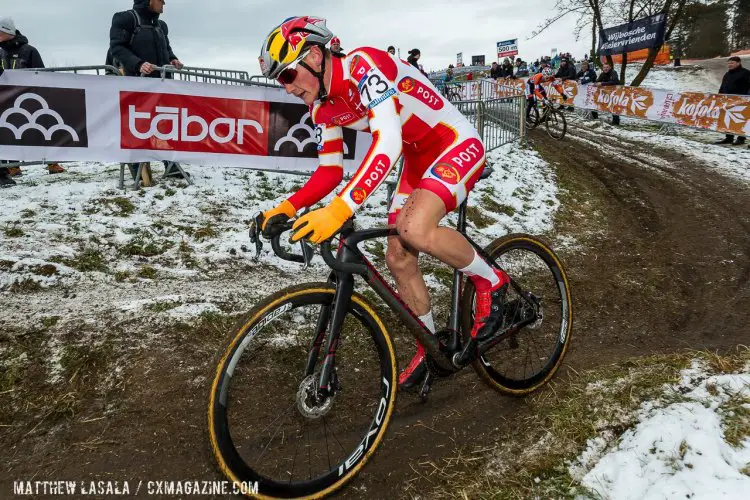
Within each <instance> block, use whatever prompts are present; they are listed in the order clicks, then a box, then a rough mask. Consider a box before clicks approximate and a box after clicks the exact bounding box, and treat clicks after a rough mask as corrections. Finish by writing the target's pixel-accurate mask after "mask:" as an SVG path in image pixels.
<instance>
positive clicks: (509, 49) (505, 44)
mask: <svg viewBox="0 0 750 500" xmlns="http://www.w3.org/2000/svg"><path fill="white" fill-rule="evenodd" d="M516 55H518V38H514V39H513V40H505V41H502V42H497V57H508V56H516Z"/></svg>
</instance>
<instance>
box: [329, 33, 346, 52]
mask: <svg viewBox="0 0 750 500" xmlns="http://www.w3.org/2000/svg"><path fill="white" fill-rule="evenodd" d="M331 52H332V53H333V54H334V55H337V56H342V57H343V56H345V55H346V54H344V51H343V50H341V39H340V38H339V37H337V36H335V37H333V38H332V39H331Z"/></svg>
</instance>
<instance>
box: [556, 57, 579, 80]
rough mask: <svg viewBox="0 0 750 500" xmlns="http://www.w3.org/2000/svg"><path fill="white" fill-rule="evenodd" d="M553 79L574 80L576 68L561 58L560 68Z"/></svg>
mask: <svg viewBox="0 0 750 500" xmlns="http://www.w3.org/2000/svg"><path fill="white" fill-rule="evenodd" d="M555 78H559V79H560V80H562V81H565V80H575V78H576V67H575V66H573V65H572V64H570V61H569V60H568V59H567V58H563V59H562V60H561V61H560V67H559V68H558V70H557V73H556V74H555Z"/></svg>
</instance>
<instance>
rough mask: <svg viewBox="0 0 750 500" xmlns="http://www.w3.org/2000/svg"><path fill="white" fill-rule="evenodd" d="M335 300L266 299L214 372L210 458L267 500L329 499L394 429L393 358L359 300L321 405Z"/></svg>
mask: <svg viewBox="0 0 750 500" xmlns="http://www.w3.org/2000/svg"><path fill="white" fill-rule="evenodd" d="M334 294H335V288H334V287H333V286H331V285H330V284H323V283H321V284H318V283H312V284H304V285H299V286H296V287H291V288H288V289H286V290H282V291H281V292H278V293H277V294H275V295H273V296H271V297H269V298H268V299H266V300H265V301H263V302H262V303H261V304H259V305H258V306H256V307H255V308H254V309H253V311H251V312H250V313H249V314H248V315H247V317H246V318H245V319H244V320H243V321H242V323H241V324H240V326H239V328H238V329H237V330H236V331H235V332H234V333H233V334H232V337H231V339H230V341H229V343H228V345H227V346H226V349H225V350H223V351H222V354H221V357H220V360H219V362H218V364H217V366H216V369H215V374H214V375H213V384H212V387H211V393H210V396H209V404H208V430H209V442H210V446H211V450H212V452H213V455H214V457H215V458H216V461H217V463H218V466H219V468H220V470H221V471H222V472H223V473H224V474H225V475H226V476H227V477H228V478H229V479H230V480H232V481H234V482H235V484H236V483H243V482H256V481H257V482H258V495H259V496H261V497H263V498H300V497H315V498H320V497H322V496H325V495H328V494H331V493H333V492H334V491H336V490H338V489H339V488H341V487H342V486H343V485H344V484H345V483H346V482H347V481H349V480H350V479H351V478H353V477H354V476H355V475H356V474H357V472H358V471H359V470H360V469H361V468H362V467H363V466H364V464H365V463H366V462H367V461H368V460H369V458H370V457H371V456H372V454H373V453H374V452H375V450H376V448H377V447H378V445H379V444H380V441H381V439H382V437H383V435H384V433H385V431H386V429H387V427H388V423H389V421H390V418H391V413H392V411H393V407H394V404H395V396H396V388H397V378H396V361H395V354H394V351H393V345H392V344H391V340H390V338H389V336H388V332H387V331H386V329H385V327H384V326H383V322H382V320H381V319H380V317H379V316H378V314H377V313H376V312H375V310H374V309H373V308H372V307H371V306H370V305H369V304H368V303H367V301H366V300H365V299H364V298H363V297H362V296H360V295H357V294H354V295H353V296H352V298H351V302H350V305H349V309H348V311H347V315H346V318H345V320H344V325H343V328H342V333H341V336H340V339H339V343H338V346H337V348H336V353H335V371H334V377H333V380H332V383H331V386H332V387H333V388H334V389H335V394H334V395H333V396H328V397H324V398H321V397H319V396H318V389H319V384H318V380H319V379H318V375H319V370H320V367H321V365H322V360H323V359H324V358H325V357H326V355H327V354H328V353H327V352H326V342H325V338H326V337H327V334H328V332H327V330H328V325H329V323H330V314H331V309H332V307H331V306H332V303H333V298H334ZM321 343H322V347H320V349H319V351H316V350H315V349H314V346H316V345H317V346H320V345H321ZM311 352H312V353H313V354H312V356H311V355H310V353H311ZM311 360H312V361H311Z"/></svg>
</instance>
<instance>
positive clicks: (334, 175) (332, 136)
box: [289, 111, 344, 212]
mask: <svg viewBox="0 0 750 500" xmlns="http://www.w3.org/2000/svg"><path fill="white" fill-rule="evenodd" d="M313 121H314V111H313ZM315 135H316V137H317V139H318V158H319V159H320V166H319V167H318V168H317V169H316V170H315V172H313V174H312V176H310V179H308V181H307V182H306V183H305V185H304V186H302V187H301V188H300V189H299V191H297V192H296V193H294V194H293V195H292V196H290V197H289V203H291V204H292V206H294V209H295V210H296V211H298V212H299V211H300V210H301V209H303V208H307V207H311V206H313V205H315V204H316V203H317V202H319V201H320V200H322V199H323V198H325V197H326V195H328V193H330V192H331V191H333V190H334V189H336V186H338V185H339V183H340V182H341V179H343V178H344V134H343V131H342V129H341V127H336V126H326V125H324V124H320V125H317V127H316V129H315Z"/></svg>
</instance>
